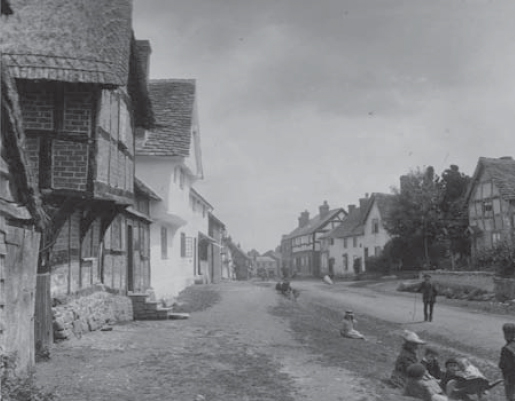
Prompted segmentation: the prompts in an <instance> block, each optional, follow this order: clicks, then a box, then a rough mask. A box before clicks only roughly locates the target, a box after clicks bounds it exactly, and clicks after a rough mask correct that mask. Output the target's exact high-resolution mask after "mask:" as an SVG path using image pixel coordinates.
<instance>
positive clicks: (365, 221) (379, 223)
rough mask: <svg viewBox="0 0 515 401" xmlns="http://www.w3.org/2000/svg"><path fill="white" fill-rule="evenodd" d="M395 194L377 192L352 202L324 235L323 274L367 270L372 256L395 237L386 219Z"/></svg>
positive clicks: (322, 245) (378, 254)
mask: <svg viewBox="0 0 515 401" xmlns="http://www.w3.org/2000/svg"><path fill="white" fill-rule="evenodd" d="M393 199H394V196H393V195H389V194H382V193H373V194H372V195H371V196H370V197H368V196H367V197H365V198H361V199H360V200H359V206H356V205H348V215H347V217H346V218H345V219H344V220H343V222H342V223H341V224H340V225H339V226H337V227H336V228H334V229H333V230H331V231H330V232H328V233H327V234H325V235H323V236H322V237H321V264H322V266H321V274H322V275H325V274H327V275H329V276H331V277H335V276H337V277H344V276H348V275H354V274H359V273H361V272H364V271H366V269H367V260H368V258H369V257H370V256H375V257H378V256H380V255H381V253H382V251H383V249H384V246H385V245H386V243H387V242H388V241H389V240H390V239H391V237H390V235H389V234H388V232H387V231H386V229H385V228H384V225H383V222H384V221H385V220H386V219H387V218H388V216H389V211H390V209H391V205H392V202H393Z"/></svg>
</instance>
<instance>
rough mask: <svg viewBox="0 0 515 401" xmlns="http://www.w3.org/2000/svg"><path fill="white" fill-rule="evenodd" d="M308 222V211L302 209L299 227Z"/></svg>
mask: <svg viewBox="0 0 515 401" xmlns="http://www.w3.org/2000/svg"><path fill="white" fill-rule="evenodd" d="M308 223H309V212H308V211H307V210H305V211H303V212H302V213H301V214H300V217H299V228H300V227H304V226H306V225H307V224H308Z"/></svg>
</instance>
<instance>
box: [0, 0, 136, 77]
mask: <svg viewBox="0 0 515 401" xmlns="http://www.w3.org/2000/svg"><path fill="white" fill-rule="evenodd" d="M10 5H11V7H12V9H13V11H14V15H13V16H11V17H9V19H8V20H7V21H2V23H1V24H0V36H1V38H2V41H1V46H0V51H1V52H2V53H3V55H2V59H3V62H4V63H5V64H7V65H8V66H9V70H10V72H11V75H12V76H13V77H14V78H26V79H46V80H54V81H64V82H85V83H99V84H104V85H117V86H119V85H126V84H127V79H128V72H129V56H130V41H131V36H132V31H131V29H132V1H131V0H95V1H92V0H73V1H69V0H45V1H41V0H10Z"/></svg>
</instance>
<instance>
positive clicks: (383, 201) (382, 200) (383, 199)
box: [363, 192, 395, 221]
mask: <svg viewBox="0 0 515 401" xmlns="http://www.w3.org/2000/svg"><path fill="white" fill-rule="evenodd" d="M394 201H395V196H394V195H391V194H383V193H379V192H374V193H373V194H372V196H371V197H370V201H369V202H368V207H367V209H366V210H365V211H364V215H363V221H364V220H366V218H367V216H368V214H369V213H370V210H371V209H372V206H373V205H374V203H376V204H377V208H378V209H379V214H380V215H381V219H382V220H385V219H387V218H388V216H389V215H390V212H391V210H392V207H393V204H394Z"/></svg>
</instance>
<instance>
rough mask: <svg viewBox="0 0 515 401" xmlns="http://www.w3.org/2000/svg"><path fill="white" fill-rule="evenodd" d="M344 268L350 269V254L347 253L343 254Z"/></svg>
mask: <svg viewBox="0 0 515 401" xmlns="http://www.w3.org/2000/svg"><path fill="white" fill-rule="evenodd" d="M343 268H344V269H345V271H347V270H349V255H347V254H346V253H344V254H343Z"/></svg>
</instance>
